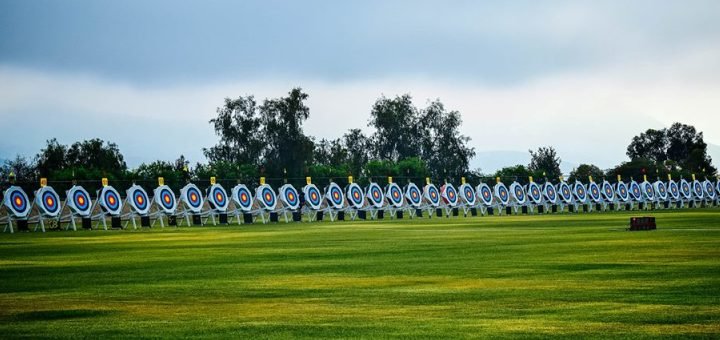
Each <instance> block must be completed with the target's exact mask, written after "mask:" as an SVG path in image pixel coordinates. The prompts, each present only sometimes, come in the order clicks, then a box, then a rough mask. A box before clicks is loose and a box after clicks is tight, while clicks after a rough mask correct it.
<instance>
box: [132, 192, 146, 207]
mask: <svg viewBox="0 0 720 340" xmlns="http://www.w3.org/2000/svg"><path fill="white" fill-rule="evenodd" d="M132 201H133V203H134V204H135V206H136V207H137V208H138V209H139V210H145V209H146V208H147V207H148V198H147V195H146V194H145V192H143V191H142V190H135V191H134V192H133V195H132Z"/></svg>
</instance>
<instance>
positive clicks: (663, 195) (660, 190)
mask: <svg viewBox="0 0 720 340" xmlns="http://www.w3.org/2000/svg"><path fill="white" fill-rule="evenodd" d="M653 186H654V187H655V193H657V196H658V198H659V199H661V200H663V201H664V200H667V196H668V195H667V194H668V192H667V186H666V185H665V183H663V182H661V181H657V182H655V184H654V185H653Z"/></svg>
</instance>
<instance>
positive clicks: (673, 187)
mask: <svg viewBox="0 0 720 340" xmlns="http://www.w3.org/2000/svg"><path fill="white" fill-rule="evenodd" d="M667 186H668V192H669V193H670V197H672V199H675V200H677V199H679V198H680V188H678V184H677V182H675V181H668V185H667Z"/></svg>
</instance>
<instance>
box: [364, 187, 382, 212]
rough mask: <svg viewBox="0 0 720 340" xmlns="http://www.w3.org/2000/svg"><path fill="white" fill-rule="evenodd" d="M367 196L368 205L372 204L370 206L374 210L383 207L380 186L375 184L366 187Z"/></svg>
mask: <svg viewBox="0 0 720 340" xmlns="http://www.w3.org/2000/svg"><path fill="white" fill-rule="evenodd" d="M367 196H368V198H369V199H370V203H372V205H374V206H375V207H376V208H381V207H382V206H383V200H384V199H385V197H384V195H383V192H382V189H380V186H379V185H378V184H377V183H370V185H368V189H367Z"/></svg>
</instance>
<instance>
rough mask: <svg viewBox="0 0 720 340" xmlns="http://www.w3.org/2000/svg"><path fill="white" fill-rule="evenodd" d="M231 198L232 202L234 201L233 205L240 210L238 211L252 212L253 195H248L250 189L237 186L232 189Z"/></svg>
mask: <svg viewBox="0 0 720 340" xmlns="http://www.w3.org/2000/svg"><path fill="white" fill-rule="evenodd" d="M232 197H233V201H235V204H236V205H237V206H238V207H239V208H240V210H242V211H245V212H249V211H251V210H252V206H253V195H252V194H251V193H250V189H248V188H247V187H246V186H245V184H238V185H236V186H235V187H234V188H232Z"/></svg>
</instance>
